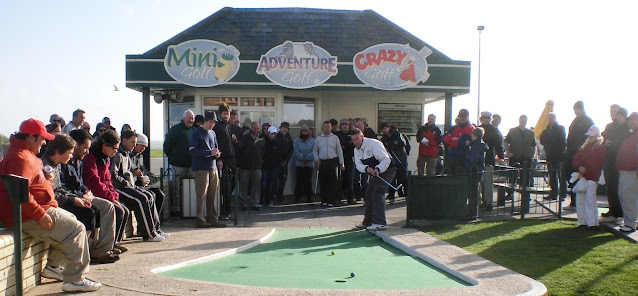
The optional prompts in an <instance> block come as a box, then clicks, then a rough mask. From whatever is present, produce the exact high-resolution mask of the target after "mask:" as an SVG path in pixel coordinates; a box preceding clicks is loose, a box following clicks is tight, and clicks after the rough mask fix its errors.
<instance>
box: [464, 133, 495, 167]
mask: <svg viewBox="0 0 638 296" xmlns="http://www.w3.org/2000/svg"><path fill="white" fill-rule="evenodd" d="M487 150H489V149H488V147H487V144H485V142H483V140H481V139H476V140H474V141H472V143H471V144H470V147H469V150H467V157H466V158H465V170H466V171H467V172H472V173H475V172H481V173H482V172H483V171H484V170H485V152H487Z"/></svg>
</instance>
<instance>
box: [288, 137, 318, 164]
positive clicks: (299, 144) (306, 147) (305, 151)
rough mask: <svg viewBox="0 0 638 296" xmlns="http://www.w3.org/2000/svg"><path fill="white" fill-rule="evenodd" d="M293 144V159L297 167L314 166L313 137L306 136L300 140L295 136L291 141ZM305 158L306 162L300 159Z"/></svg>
mask: <svg viewBox="0 0 638 296" xmlns="http://www.w3.org/2000/svg"><path fill="white" fill-rule="evenodd" d="M292 146H293V153H292V155H293V157H294V159H295V166H298V167H307V168H311V167H313V166H314V156H313V149H314V147H315V139H314V138H308V140H306V141H305V142H304V141H302V140H301V138H296V139H295V141H294V142H293V143H292ZM304 157H305V158H306V159H307V160H309V161H307V162H306V163H303V162H302V161H301V159H302V158H304Z"/></svg>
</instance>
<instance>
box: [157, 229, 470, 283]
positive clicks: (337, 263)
mask: <svg viewBox="0 0 638 296" xmlns="http://www.w3.org/2000/svg"><path fill="white" fill-rule="evenodd" d="M333 251H334V255H333V254H332V252H333ZM351 273H354V275H355V276H354V277H351ZM161 274H162V275H164V276H170V277H178V278H185V279H193V280H200V281H209V282H217V283H227V284H237V285H247V286H261V287H274V288H297V289H369V290H390V289H392V290H394V289H404V290H413V289H429V288H451V287H464V286H469V284H468V283H466V282H464V281H462V280H460V279H458V278H456V277H454V276H452V275H450V274H448V273H446V272H444V271H442V270H440V269H438V268H436V267H434V266H432V265H430V264H428V263H427V262H425V261H423V260H421V259H417V258H413V257H411V256H409V255H407V254H405V253H404V252H402V251H400V250H399V249H396V248H395V247H393V246H390V245H389V244H386V243H385V242H384V241H383V240H382V239H381V238H379V237H377V236H376V235H374V234H371V233H368V232H367V231H365V230H334V229H318V228H311V229H277V230H276V231H275V233H274V234H273V235H272V236H271V237H270V238H269V239H268V240H266V241H265V242H263V243H261V244H259V245H258V246H255V247H254V248H251V249H248V250H245V251H243V252H240V253H236V254H234V255H230V256H227V257H223V258H219V259H216V260H212V261H209V262H204V263H198V264H194V265H190V266H186V267H182V268H179V269H175V270H171V271H166V272H162V273H161Z"/></svg>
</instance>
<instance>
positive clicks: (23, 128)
mask: <svg viewBox="0 0 638 296" xmlns="http://www.w3.org/2000/svg"><path fill="white" fill-rule="evenodd" d="M20 133H21V134H27V135H40V136H42V137H43V138H44V139H46V140H49V141H51V140H53V138H55V136H54V135H52V134H49V133H47V130H46V128H44V123H42V121H39V120H35V119H33V118H29V119H27V120H25V121H23V122H22V124H20Z"/></svg>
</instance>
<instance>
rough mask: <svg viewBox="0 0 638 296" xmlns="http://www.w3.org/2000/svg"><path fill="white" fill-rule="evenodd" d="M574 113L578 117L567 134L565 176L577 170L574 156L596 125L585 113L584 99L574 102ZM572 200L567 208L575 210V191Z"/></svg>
mask: <svg viewBox="0 0 638 296" xmlns="http://www.w3.org/2000/svg"><path fill="white" fill-rule="evenodd" d="M574 114H576V118H574V120H573V121H572V124H571V125H570V126H569V135H568V136H567V153H565V176H571V174H572V173H573V172H576V168H574V167H572V158H574V155H576V152H578V149H580V146H582V145H583V144H584V143H585V140H587V135H585V133H587V131H588V130H589V127H591V126H592V125H594V121H593V120H591V118H589V116H587V115H586V114H585V103H583V101H578V102H576V103H575V104H574ZM570 196H571V199H572V200H571V202H570V203H569V206H566V207H565V209H568V210H575V209H576V194H575V193H574V192H571V193H570Z"/></svg>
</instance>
